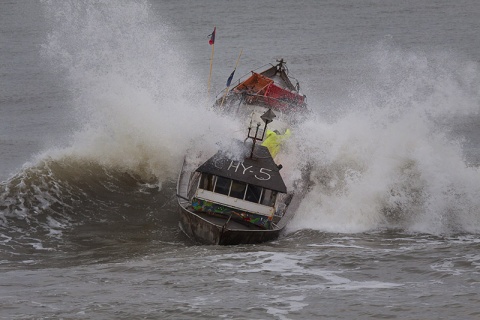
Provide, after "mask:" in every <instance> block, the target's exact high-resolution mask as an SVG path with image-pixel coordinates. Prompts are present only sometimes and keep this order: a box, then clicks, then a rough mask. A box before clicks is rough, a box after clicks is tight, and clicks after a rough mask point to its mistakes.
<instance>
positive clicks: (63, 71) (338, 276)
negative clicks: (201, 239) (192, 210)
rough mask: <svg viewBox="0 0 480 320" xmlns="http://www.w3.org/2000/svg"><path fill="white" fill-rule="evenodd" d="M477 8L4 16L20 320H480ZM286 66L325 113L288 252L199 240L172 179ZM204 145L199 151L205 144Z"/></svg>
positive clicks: (1, 283) (136, 8)
mask: <svg viewBox="0 0 480 320" xmlns="http://www.w3.org/2000/svg"><path fill="white" fill-rule="evenodd" d="M478 17H480V4H478V3H477V2H476V1H466V0H465V1H456V2H450V1H428V2H418V1H402V2H400V1H362V2H358V1H346V0H345V1H307V0H305V1H295V2H289V1H262V2H260V3H257V2H256V1H246V2H245V1H243V2H224V1H175V2H169V1H153V0H151V1H140V0H139V1H121V2H117V1H110V0H98V1H53V0H44V1H39V2H37V1H35V2H34V1H28V2H26V1H25V2H24V1H4V2H2V3H0V56H1V58H0V121H1V126H0V150H2V151H1V152H0V160H1V161H0V163H1V164H0V177H1V180H2V181H3V182H2V183H1V185H0V270H1V271H2V276H1V277H0V306H1V308H0V318H2V319H43V318H45V319H47V318H68V319H87V318H88V319H91V318H95V319H132V318H146V319H163V318H175V319H177V318H182V319H188V318H200V319H202V318H204V319H210V318H240V319H244V318H250V319H267V318H275V319H308V318H332V319H358V318H360V319H361V318H400V319H459V318H461V319H476V318H480V308H479V307H478V304H479V298H478V296H479V292H480V273H479V272H480V270H479V269H480V255H479V254H478V249H479V241H480V238H479V233H480V197H479V196H478V195H479V194H480V172H479V169H478V164H479V163H480V147H479V144H480V139H479V138H478V137H479V136H480V135H479V133H480V130H479V129H480V128H479V123H480V116H479V109H480V69H479V62H480V38H479V36H478V34H479V31H480V22H479V21H480V20H479V19H478ZM214 25H215V26H216V27H217V38H216V45H215V59H214V69H213V79H212V88H213V91H215V92H218V91H220V90H221V89H222V87H223V85H224V82H225V81H226V79H227V78H228V75H229V74H230V72H231V70H232V69H233V67H234V65H235V60H236V58H237V55H238V53H239V52H240V50H241V49H242V48H243V50H244V55H243V56H242V58H241V60H240V65H239V67H238V69H237V73H236V75H237V76H240V75H243V74H246V73H248V72H249V71H250V70H252V69H254V68H255V67H258V66H261V65H264V64H265V63H268V62H273V61H274V60H275V59H276V58H281V57H283V58H284V59H285V60H286V61H287V62H288V67H289V69H290V71H291V73H292V75H294V76H295V77H296V78H297V79H298V80H299V81H300V83H301V85H302V88H303V91H304V93H305V94H306V95H307V96H308V101H309V105H310V107H311V109H312V111H313V116H312V117H311V119H308V120H307V121H306V123H304V124H303V125H302V126H301V127H299V128H295V129H294V135H293V138H292V139H291V140H290V141H289V144H288V145H287V154H286V156H285V157H284V158H283V159H282V161H283V164H284V167H285V170H286V171H285V172H288V173H289V175H288V178H287V180H288V181H287V184H288V183H290V184H291V183H292V181H293V180H294V179H296V178H298V177H299V175H300V172H301V169H302V168H303V167H305V166H307V165H308V166H309V167H310V168H311V175H310V177H309V183H310V189H309V192H308V193H307V195H306V196H305V198H304V199H303V201H302V204H301V206H300V209H299V211H298V212H297V214H296V215H295V217H294V219H293V220H292V221H291V222H290V223H289V225H288V226H287V231H286V233H285V234H283V235H282V237H281V238H280V239H279V240H278V241H274V242H271V243H267V244H262V245H249V246H234V247H218V246H199V245H196V244H194V243H192V242H190V240H188V239H187V238H186V237H185V236H184V235H183V234H182V233H181V232H180V231H179V229H178V218H177V216H176V211H175V210H176V207H175V197H174V195H175V191H174V187H175V186H174V184H175V179H176V174H177V171H178V170H179V166H180V163H181V159H182V157H183V155H184V153H185V152H186V151H187V149H188V148H190V147H191V146H192V145H195V144H196V145H198V144H201V146H202V148H206V149H207V150H213V148H214V146H215V144H216V143H221V142H223V143H224V142H225V141H227V140H225V138H224V137H226V136H230V133H231V132H232V131H233V132H235V134H239V132H242V128H241V127H240V126H239V124H238V123H236V122H234V121H232V120H230V119H228V118H223V117H221V116H219V115H216V114H215V113H213V112H212V111H210V110H209V109H208V105H209V104H211V101H212V99H213V97H212V96H208V95H207V94H206V91H207V90H206V88H207V78H208V72H209V58H210V54H211V47H210V46H209V45H208V38H207V35H208V34H209V33H211V31H212V30H213V26H214ZM198 137H201V138H200V139H198Z"/></svg>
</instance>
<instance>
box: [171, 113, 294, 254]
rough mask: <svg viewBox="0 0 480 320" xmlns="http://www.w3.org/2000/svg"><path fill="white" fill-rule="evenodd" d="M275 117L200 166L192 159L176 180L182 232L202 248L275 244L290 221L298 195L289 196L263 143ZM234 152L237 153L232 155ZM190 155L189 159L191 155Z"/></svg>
mask: <svg viewBox="0 0 480 320" xmlns="http://www.w3.org/2000/svg"><path fill="white" fill-rule="evenodd" d="M274 117H275V113H274V112H273V111H272V110H271V109H269V110H268V111H267V112H265V113H264V114H263V115H262V116H261V119H262V121H264V123H265V126H264V128H263V130H262V128H260V123H258V124H257V125H256V128H254V127H252V126H250V127H249V129H248V135H247V139H245V141H239V140H235V142H232V143H231V145H230V148H224V149H220V150H218V151H217V152H216V153H215V154H213V155H211V156H210V157H209V158H208V159H207V160H206V161H204V162H203V160H202V161H201V162H200V164H199V165H197V164H195V163H193V162H194V161H192V159H197V161H198V158H197V157H195V156H192V157H190V158H192V159H190V158H189V154H187V156H186V157H185V160H184V163H183V166H182V170H181V172H180V174H179V177H178V181H177V199H178V212H179V216H180V222H179V224H180V228H181V230H183V232H184V233H185V234H186V235H187V236H189V237H190V238H192V239H193V240H195V241H197V242H200V243H204V244H215V245H237V244H254V243H262V242H266V241H271V240H274V239H277V238H278V237H279V235H280V233H281V231H282V230H283V229H284V227H285V225H286V224H287V222H288V220H289V219H290V218H291V214H292V212H293V211H294V210H290V209H293V208H294V207H295V206H292V203H294V201H292V199H294V193H293V192H288V191H287V187H286V185H285V182H284V180H283V178H282V175H281V174H280V170H281V169H282V166H281V165H280V164H278V165H277V164H276V163H275V161H274V158H273V157H272V154H271V152H270V151H269V149H268V147H266V146H263V145H262V144H260V143H257V142H259V141H262V140H263V139H264V138H265V134H266V132H267V131H268V130H267V125H268V124H269V123H270V122H272V121H273V118H274ZM232 150H234V151H232ZM190 156H191V155H190Z"/></svg>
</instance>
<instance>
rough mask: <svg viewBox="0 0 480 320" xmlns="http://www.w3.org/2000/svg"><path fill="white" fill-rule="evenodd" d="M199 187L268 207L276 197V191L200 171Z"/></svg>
mask: <svg viewBox="0 0 480 320" xmlns="http://www.w3.org/2000/svg"><path fill="white" fill-rule="evenodd" d="M200 188H201V189H205V190H208V191H212V192H215V193H220V194H224V195H227V196H229V197H234V198H237V199H242V200H246V201H250V202H255V203H260V204H262V205H265V206H269V207H273V205H274V204H275V199H276V198H277V192H276V191H273V190H270V189H265V188H262V187H258V186H254V185H251V184H247V183H245V182H240V181H237V180H232V179H228V178H224V177H219V176H215V175H213V174H206V173H202V178H201V179H200Z"/></svg>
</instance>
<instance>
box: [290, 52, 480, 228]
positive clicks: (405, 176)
mask: <svg viewBox="0 0 480 320" xmlns="http://www.w3.org/2000/svg"><path fill="white" fill-rule="evenodd" d="M366 65H367V66H368V67H367V68H368V70H367V72H366V74H365V75H364V77H363V79H362V83H359V84H358V86H357V88H356V90H352V93H351V95H350V97H349V101H350V103H349V105H347V106H338V107H339V108H340V107H341V108H342V110H343V112H342V114H341V115H340V116H338V118H337V119H335V120H333V121H330V122H325V121H323V120H321V119H316V120H312V121H309V122H307V123H306V124H304V125H303V126H302V133H301V134H299V135H297V141H296V143H297V144H301V145H302V148H301V150H299V152H300V153H302V155H303V157H302V159H303V161H304V163H308V165H309V166H310V182H311V186H310V189H309V192H308V194H307V195H306V196H305V199H304V200H303V201H302V204H301V207H300V209H299V210H298V213H297V214H296V216H295V218H294V220H293V221H292V222H291V223H290V225H289V229H290V230H298V229H303V228H309V229H315V230H321V231H329V232H363V231H369V230H375V229H384V228H400V229H403V230H405V231H407V232H425V233H432V234H446V233H461V232H472V233H478V232H480V198H479V197H478V194H480V171H479V169H478V167H477V166H474V165H469V164H468V163H467V162H466V160H465V152H464V151H465V150H464V146H465V144H466V143H467V142H468V141H466V140H468V137H467V138H462V137H460V136H459V135H456V134H455V123H457V122H459V121H460V123H461V122H462V121H465V119H467V118H469V117H477V118H478V115H479V107H480V70H479V65H478V63H473V62H457V61H455V60H454V59H453V58H452V54H450V53H449V54H447V53H430V54H426V53H423V54H422V53H413V52H405V51H402V50H400V49H398V48H396V47H395V46H394V45H391V44H388V43H382V44H379V45H378V47H377V48H375V50H374V51H373V53H371V55H370V56H369V59H368V60H367V61H366ZM477 132H478V131H477Z"/></svg>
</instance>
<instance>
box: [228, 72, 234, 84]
mask: <svg viewBox="0 0 480 320" xmlns="http://www.w3.org/2000/svg"><path fill="white" fill-rule="evenodd" d="M234 73H235V69H233V71H232V73H231V74H230V77H228V80H227V87H230V84H231V83H232V79H233V74H234Z"/></svg>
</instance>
